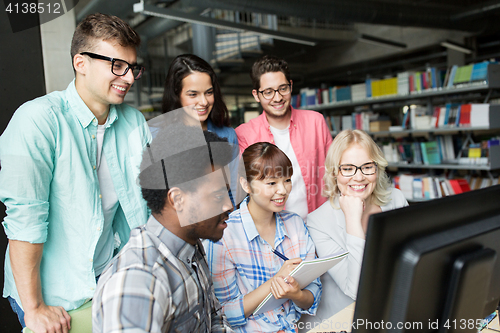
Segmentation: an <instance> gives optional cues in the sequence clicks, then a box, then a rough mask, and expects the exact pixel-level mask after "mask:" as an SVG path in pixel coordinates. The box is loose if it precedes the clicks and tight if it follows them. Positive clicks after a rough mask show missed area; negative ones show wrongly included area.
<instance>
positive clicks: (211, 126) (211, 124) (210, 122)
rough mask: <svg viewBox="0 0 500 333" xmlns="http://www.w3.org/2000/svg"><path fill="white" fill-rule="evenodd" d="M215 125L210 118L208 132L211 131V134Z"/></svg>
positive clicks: (208, 119)
mask: <svg viewBox="0 0 500 333" xmlns="http://www.w3.org/2000/svg"><path fill="white" fill-rule="evenodd" d="M214 127H215V126H214V124H213V123H212V120H210V118H207V130H209V131H210V132H213V131H214Z"/></svg>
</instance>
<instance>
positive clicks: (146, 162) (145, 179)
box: [139, 125, 232, 214]
mask: <svg viewBox="0 0 500 333" xmlns="http://www.w3.org/2000/svg"><path fill="white" fill-rule="evenodd" d="M203 135H204V139H205V142H206V143H207V144H206V145H201V146H200V145H199V142H197V141H196V140H199V138H200V129H199V128H197V127H190V126H182V125H181V126H180V125H171V126H168V127H166V128H163V129H161V130H160V131H159V132H158V133H157V134H156V136H155V138H154V139H153V142H152V143H151V145H149V146H148V147H147V148H146V150H145V151H144V153H143V155H142V156H143V158H142V163H141V173H140V175H139V182H140V186H141V189H142V196H143V198H144V200H146V203H147V205H148V207H149V209H151V211H152V212H153V213H154V214H159V213H161V211H162V209H163V207H164V206H165V199H166V197H167V194H168V191H169V190H170V188H171V187H174V186H178V187H179V188H181V189H182V190H183V191H187V192H195V191H196V190H197V188H198V186H197V185H199V184H200V183H199V182H190V181H191V180H194V179H199V178H200V177H203V176H204V175H206V174H208V173H210V172H213V171H214V170H216V169H219V168H221V167H224V166H225V165H227V164H229V162H230V161H231V159H232V148H231V146H230V145H229V143H228V141H227V139H226V138H221V137H219V136H218V135H217V134H215V133H212V132H209V131H203ZM215 142H218V143H222V144H216V145H214V144H211V143H215ZM224 143H225V144H224ZM183 147H194V148H191V149H184V148H183ZM207 149H208V157H209V159H207V158H204V157H206V156H207ZM153 155H154V156H153ZM228 177H229V175H228ZM167 179H168V180H167Z"/></svg>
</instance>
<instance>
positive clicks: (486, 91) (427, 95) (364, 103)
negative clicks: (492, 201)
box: [299, 63, 500, 202]
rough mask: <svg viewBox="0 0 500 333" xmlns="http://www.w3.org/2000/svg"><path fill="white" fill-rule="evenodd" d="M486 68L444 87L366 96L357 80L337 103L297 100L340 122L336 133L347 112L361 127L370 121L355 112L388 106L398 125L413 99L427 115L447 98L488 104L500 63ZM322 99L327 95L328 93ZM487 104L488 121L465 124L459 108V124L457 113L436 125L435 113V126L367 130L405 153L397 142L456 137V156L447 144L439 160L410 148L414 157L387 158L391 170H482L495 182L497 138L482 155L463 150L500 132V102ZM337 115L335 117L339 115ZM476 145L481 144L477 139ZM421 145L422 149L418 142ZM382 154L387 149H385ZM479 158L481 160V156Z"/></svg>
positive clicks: (499, 87)
mask: <svg viewBox="0 0 500 333" xmlns="http://www.w3.org/2000/svg"><path fill="white" fill-rule="evenodd" d="M469 66H470V65H469ZM454 67H455V66H454ZM448 71H450V69H448ZM484 71H485V73H486V74H485V76H483V79H482V80H479V81H473V82H463V81H461V82H459V83H458V84H457V83H455V82H454V83H453V84H452V85H448V86H445V87H440V88H439V87H434V88H428V89H421V90H420V91H411V92H409V93H404V94H392V95H385V96H378V97H369V96H370V93H369V92H368V91H367V92H366V96H368V97H366V98H363V96H361V97H360V95H359V93H358V90H359V91H360V90H361V89H358V87H355V86H356V85H353V86H351V89H352V94H353V95H352V96H354V94H355V93H356V94H357V96H356V98H355V99H356V100H355V101H352V100H343V101H336V102H333V103H324V104H319V105H318V104H314V105H308V106H303V105H302V106H299V108H305V109H311V110H316V111H320V112H322V113H323V114H324V115H325V118H331V119H330V120H331V121H330V120H329V119H327V122H328V123H329V124H330V123H331V124H333V123H335V124H339V125H336V126H337V127H336V128H335V127H334V126H332V127H333V129H334V131H332V136H335V135H336V134H337V131H338V130H339V129H343V128H345V127H344V119H342V118H343V117H348V116H349V115H350V116H352V128H360V127H358V125H359V124H360V123H361V124H362V128H363V129H366V128H367V127H366V122H365V121H367V120H363V119H361V120H359V122H358V119H357V118H356V117H357V116H356V114H358V115H359V114H360V113H361V114H363V113H373V114H376V113H378V112H380V111H381V110H384V109H385V110H387V111H385V112H386V113H388V114H389V115H388V117H385V118H384V119H383V120H384V121H385V120H387V119H386V118H389V119H390V120H391V122H392V123H391V125H399V124H403V122H405V120H404V119H405V118H404V117H403V113H402V107H403V106H405V105H406V106H408V107H409V105H412V104H413V105H416V106H417V107H421V108H422V109H423V110H425V109H427V111H428V113H427V115H428V116H429V117H430V116H431V115H433V114H432V112H433V111H434V110H435V108H438V107H440V108H444V107H445V106H443V105H444V104H446V107H448V104H450V105H460V107H463V106H464V105H469V104H470V105H472V104H475V105H476V104H477V105H480V104H482V105H486V103H488V101H489V99H490V98H491V97H492V96H494V97H495V96H498V95H500V64H495V63H488V64H487V66H484ZM398 76H399V75H398ZM442 82H444V81H442ZM393 84H394V83H393ZM398 84H399V83H398ZM366 87H369V84H368V83H367V84H366ZM329 89H330V88H329ZM319 90H320V91H319V93H318V95H320V94H321V93H324V90H325V89H319ZM367 90H368V88H367ZM355 91H356V92H355ZM392 92H394V89H393V90H392ZM322 100H325V98H324V95H323V98H322ZM471 103H472V104H471ZM483 103H484V104H483ZM418 105H420V106H418ZM488 108H489V110H488V115H487V116H486V117H485V121H486V125H484V124H483V123H478V122H475V123H476V125H475V124H474V121H470V122H469V123H466V124H462V123H461V121H460V113H458V115H457V114H455V116H456V118H457V120H456V124H455V119H453V120H451V117H450V121H451V123H450V125H447V124H446V123H445V126H442V124H441V123H440V124H439V125H438V120H439V117H438V118H434V119H435V121H436V122H435V127H432V126H430V127H428V128H419V127H418V126H415V127H417V128H406V129H403V128H401V127H399V128H398V126H391V130H386V129H387V127H386V128H382V130H381V131H366V132H367V133H368V134H370V135H372V137H374V139H375V140H376V141H377V142H379V144H380V145H381V147H382V145H383V144H388V143H389V144H393V145H394V146H395V147H396V148H395V149H394V153H393V156H395V155H399V154H403V152H401V147H397V146H398V145H401V144H404V145H420V144H421V145H422V149H424V148H423V147H424V146H425V147H427V146H428V145H431V144H434V143H433V142H432V141H436V142H438V141H439V140H444V139H445V137H447V138H446V139H449V140H450V141H452V151H454V155H452V154H448V156H453V157H449V158H446V159H445V158H443V156H444V155H443V152H442V150H443V149H444V146H443V145H439V154H441V159H440V163H429V161H423V158H422V159H421V160H418V159H413V157H414V156H415V155H414V152H415V151H413V150H412V154H413V155H412V158H408V159H407V160H402V159H401V158H399V161H397V159H391V160H389V159H388V162H389V165H388V167H389V169H388V171H389V172H390V173H394V172H395V170H396V171H398V170H399V172H401V171H403V172H405V173H411V174H417V175H416V176H420V175H419V174H422V173H425V174H427V176H429V177H436V176H437V175H438V174H441V176H437V177H438V178H440V179H443V177H444V178H447V177H450V176H451V177H452V178H454V177H456V176H459V175H461V177H463V175H467V176H466V177H468V179H470V177H471V176H472V175H474V176H477V175H478V174H479V175H481V174H482V175H483V176H484V175H486V177H485V178H489V179H491V180H492V183H493V184H494V179H496V178H498V176H495V177H494V176H492V172H494V174H497V173H498V171H500V145H499V146H495V145H494V144H498V142H497V143H492V145H491V147H490V145H489V141H488V146H487V149H486V148H484V147H481V149H483V152H482V153H481V155H480V156H481V158H477V159H475V158H470V156H471V155H467V153H466V155H462V152H463V151H469V144H470V143H474V141H475V142H481V143H483V144H484V142H483V141H482V140H483V139H479V140H478V141H477V140H476V139H478V138H481V137H483V138H484V137H485V136H489V135H491V136H498V135H500V105H497V104H489V106H488ZM396 110H397V111H396ZM382 112H384V111H382ZM429 112H430V113H429ZM446 112H447V113H446V115H447V116H446V117H448V111H446ZM412 113H413V110H412ZM438 114H439V113H438ZM365 116H366V118H369V116H368V115H363V116H362V117H365ZM395 116H396V117H395ZM362 117H360V118H362ZM333 118H336V119H335V121H334V119H333ZM339 118H340V123H339V122H338V121H337V120H339ZM402 118H403V122H399V123H397V120H398V119H399V120H400V121H401V119H402ZM408 118H410V117H408ZM472 118H473V117H472V116H471V119H472ZM379 119H382V118H379ZM409 120H410V119H408V121H409ZM413 120H414V119H412V120H411V122H413ZM372 121H374V120H372V119H371V118H370V120H369V124H372ZM375 121H376V120H375ZM430 124H434V120H431V121H430ZM329 126H330V125H329ZM412 126H413V124H412ZM339 127H341V128H339ZM393 127H394V128H393ZM370 128H371V125H370ZM472 138H474V140H472ZM441 143H442V142H441ZM462 143H463V145H462ZM475 145H477V143H476V144H475ZM434 146H435V144H434ZM453 146H454V150H453ZM472 147H473V145H470V148H472ZM474 147H475V146H474ZM412 149H413V148H412ZM434 149H435V150H434V151H436V148H434ZM484 149H486V155H484V154H483V153H484ZM417 151H419V152H420V148H419V149H418V150H417ZM427 153H428V151H427ZM384 154H386V152H385V151H384ZM434 154H435V153H434ZM386 155H387V154H386ZM407 156H408V154H407ZM422 156H423V155H422ZM483 156H487V157H483ZM429 159H430V155H429ZM480 160H481V162H479V161H480ZM396 161H397V162H396ZM464 161H465V162H464ZM495 170H497V172H495ZM443 175H444V176H443ZM409 200H410V199H409ZM425 200H429V198H413V199H411V201H413V202H418V201H425Z"/></svg>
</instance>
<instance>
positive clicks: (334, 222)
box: [307, 130, 408, 321]
mask: <svg viewBox="0 0 500 333" xmlns="http://www.w3.org/2000/svg"><path fill="white" fill-rule="evenodd" d="M386 167H387V161H386V160H385V159H384V157H383V155H382V152H381V150H380V148H379V147H378V146H377V144H376V143H375V142H374V141H373V140H372V138H371V137H370V136H369V135H368V134H366V133H365V132H363V131H360V130H344V131H342V132H340V133H339V134H338V135H337V136H336V137H335V139H334V140H333V142H332V144H331V146H330V148H329V149H328V153H327V156H326V160H325V169H326V170H325V175H324V177H323V179H324V181H325V188H324V189H323V195H324V196H326V197H328V198H329V200H328V201H327V202H325V203H324V204H323V205H322V206H320V207H319V208H318V209H316V210H315V211H313V212H312V213H310V214H309V215H308V216H307V227H308V229H309V233H310V235H311V237H312V239H313V241H314V244H315V246H316V251H317V254H318V256H319V257H323V256H327V255H330V254H333V253H336V252H338V251H349V256H348V257H347V258H346V259H344V260H343V261H342V262H340V263H339V264H338V265H336V266H335V267H333V268H332V269H330V270H329V271H328V272H327V273H326V274H324V275H323V276H322V277H321V282H322V284H323V295H324V297H323V298H322V299H321V302H320V305H319V308H318V311H317V317H316V319H315V321H317V320H318V319H327V318H329V317H330V316H332V315H333V314H335V313H337V312H338V311H340V310H342V309H343V308H344V307H345V306H347V305H349V304H350V303H352V302H353V301H354V300H356V293H357V289H358V282H359V275H360V270H361V261H362V258H363V250H364V246H365V235H366V229H367V226H368V218H369V217H370V215H371V214H376V213H380V212H384V211H388V210H391V209H395V208H400V207H404V206H408V202H407V201H406V199H405V198H404V196H403V194H402V193H401V191H399V190H398V189H395V188H391V187H390V182H389V179H388V177H387V174H386V173H385V168H386Z"/></svg>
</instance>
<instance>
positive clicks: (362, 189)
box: [336, 144, 377, 200]
mask: <svg viewBox="0 0 500 333" xmlns="http://www.w3.org/2000/svg"><path fill="white" fill-rule="evenodd" d="M372 161H373V160H372V159H371V158H370V156H369V154H368V152H367V151H366V150H365V149H364V148H363V147H361V146H360V145H358V144H353V145H351V146H350V147H349V148H347V149H346V150H345V151H344V153H343V154H342V158H341V159H340V165H344V164H352V165H355V166H358V167H359V166H361V165H363V164H365V163H368V162H372ZM336 177H337V186H338V187H339V190H340V192H341V193H342V195H349V196H355V197H360V198H361V199H363V200H366V199H367V198H369V197H370V195H371V194H372V193H373V190H375V185H376V182H377V172H375V174H373V175H370V176H366V175H364V174H363V173H362V172H361V170H357V171H356V174H355V175H354V176H352V177H344V176H342V174H341V173H340V171H339V172H338V174H337V175H336Z"/></svg>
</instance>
